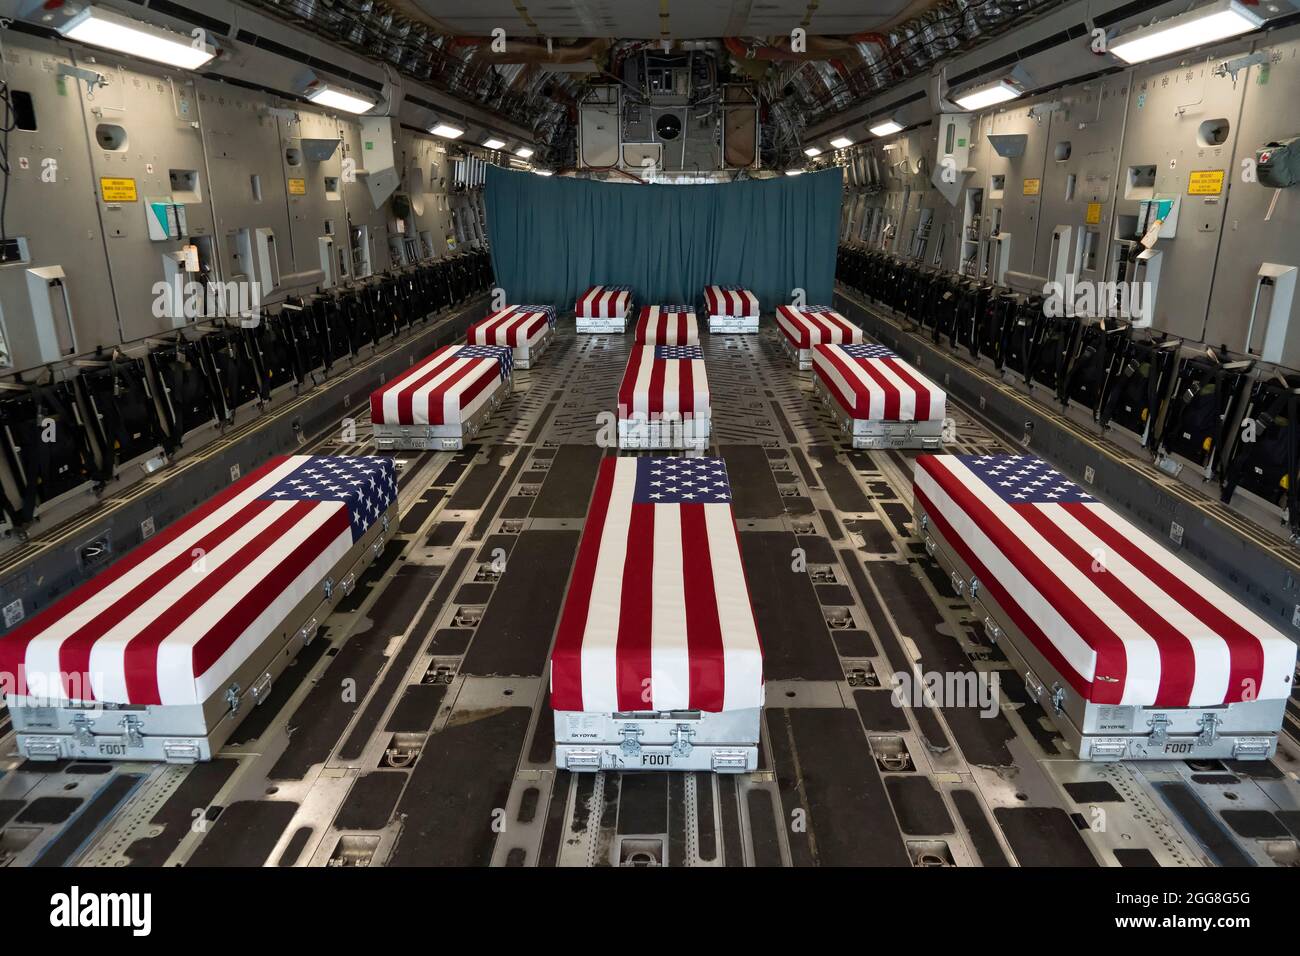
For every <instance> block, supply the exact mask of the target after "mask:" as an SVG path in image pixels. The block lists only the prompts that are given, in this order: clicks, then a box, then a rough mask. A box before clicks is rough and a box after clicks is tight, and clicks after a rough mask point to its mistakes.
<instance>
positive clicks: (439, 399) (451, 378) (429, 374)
mask: <svg viewBox="0 0 1300 956" xmlns="http://www.w3.org/2000/svg"><path fill="white" fill-rule="evenodd" d="M513 366H514V352H513V350H511V349H510V348H509V347H508V346H498V345H444V346H443V347H442V348H440V349H438V351H436V352H434V353H433V354H432V355H430V356H428V357H427V358H425V359H424V360H423V361H421V362H416V363H415V364H414V365H412V366H411V367H410V368H409V369H407V370H406V371H405V372H403V373H402V374H401V375H399V376H397V377H396V378H394V379H393V380H392V381H391V382H388V383H387V384H385V385H382V386H380V387H379V388H377V389H375V391H373V392H372V393H371V394H370V420H371V421H372V422H374V423H375V424H383V425H452V424H458V423H460V422H463V421H465V419H467V418H469V417H470V416H472V415H473V414H474V413H475V412H476V411H478V410H479V409H480V408H481V407H482V406H483V404H484V403H485V402H487V401H488V400H489V399H491V397H492V395H493V394H494V393H495V391H496V390H497V389H498V388H499V387H500V383H501V382H503V381H506V380H508V379H509V378H510V373H511V369H512V368H513Z"/></svg>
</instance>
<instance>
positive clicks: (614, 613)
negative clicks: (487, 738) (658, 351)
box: [551, 458, 763, 713]
mask: <svg viewBox="0 0 1300 956" xmlns="http://www.w3.org/2000/svg"><path fill="white" fill-rule="evenodd" d="M730 500H731V487H730V485H729V483H728V481H727V469H726V466H725V465H724V464H723V462H722V460H721V459H718V458H606V459H604V460H603V461H602V462H601V465H600V472H599V474H598V477H597V480H596V489H595V492H594V493H593V496H592V502H591V509H590V511H589V512H588V515H587V520H586V523H585V524H584V526H583V532H582V541H581V543H580V544H579V546H578V555H577V559H576V561H575V563H574V568H573V578H572V580H571V581H570V582H569V591H568V595H567V597H566V598H565V602H564V609H563V611H562V613H561V615H560V624H559V629H558V631H557V634H556V639H555V649H554V651H553V652H552V656H551V706H552V708H554V709H555V710H557V711H595V712H606V713H608V712H617V711H650V710H659V711H661V710H702V711H707V712H710V713H716V712H719V711H724V710H740V709H747V708H753V707H761V706H762V704H763V655H762V649H761V647H760V645H759V638H758V629H757V626H756V624H755V621H754V613H753V610H752V608H751V606H750V602H749V591H748V588H747V587H746V585H745V573H744V569H743V567H742V566H741V559H740V546H739V540H738V537H737V535H736V526H735V522H734V520H733V519H732V514H731V504H730Z"/></svg>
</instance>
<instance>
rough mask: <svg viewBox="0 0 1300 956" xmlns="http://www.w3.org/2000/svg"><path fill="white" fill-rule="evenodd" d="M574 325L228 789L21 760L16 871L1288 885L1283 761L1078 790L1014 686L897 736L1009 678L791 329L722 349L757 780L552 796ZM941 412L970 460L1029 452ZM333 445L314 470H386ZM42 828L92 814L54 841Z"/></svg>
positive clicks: (8, 745) (448, 457)
mask: <svg viewBox="0 0 1300 956" xmlns="http://www.w3.org/2000/svg"><path fill="white" fill-rule="evenodd" d="M562 326H564V328H563V329H562V331H560V332H559V333H558V335H557V337H556V340H555V343H554V345H553V346H552V347H551V348H550V349H548V351H547V353H546V354H545V356H543V358H542V360H541V362H540V363H539V364H538V367H537V368H534V369H531V370H517V371H516V373H515V379H514V384H513V389H512V390H511V392H510V394H509V395H508V396H507V397H506V399H505V400H504V402H503V403H502V405H501V407H500V408H499V409H498V410H497V411H496V412H495V413H494V415H493V416H492V418H491V419H490V420H489V421H488V423H487V424H486V425H485V426H484V428H483V430H482V431H481V432H480V433H479V434H478V435H477V436H476V437H475V441H474V442H473V443H472V445H471V446H470V447H468V448H467V449H465V450H464V451H462V452H429V453H422V454H407V455H400V454H399V455H398V456H397V457H398V458H399V460H400V461H401V467H402V470H401V489H400V495H399V507H400V509H401V512H402V520H401V523H400V534H399V535H398V536H396V537H395V538H394V540H393V541H392V542H390V544H389V549H390V551H389V553H386V554H385V555H384V560H383V561H381V562H377V563H376V565H375V567H374V569H372V570H371V571H370V572H368V573H367V575H366V576H364V577H363V579H362V580H361V581H360V582H359V586H358V587H357V589H356V591H355V592H354V594H353V595H350V596H349V598H348V600H347V601H346V602H344V604H343V605H341V606H340V609H339V611H338V612H336V613H335V614H334V615H332V616H331V617H330V618H329V620H328V621H327V622H326V624H325V628H324V629H323V631H322V634H321V636H320V637H318V638H317V641H316V642H314V643H313V644H312V645H311V647H310V649H309V651H308V652H304V653H303V654H302V655H300V658H299V661H298V662H297V664H296V665H295V667H293V668H291V669H290V670H288V671H286V673H285V675H284V676H283V677H282V678H281V680H280V681H279V683H278V684H277V686H276V687H275V688H273V691H272V693H271V694H270V695H269V696H268V698H267V702H266V703H265V704H264V705H262V707H260V708H259V709H258V710H257V711H256V712H254V713H253V714H252V715H250V716H249V718H248V719H247V720H246V721H245V723H244V724H243V725H242V726H241V728H240V732H239V733H237V734H236V736H235V738H234V742H232V744H231V745H229V746H228V747H227V748H226V751H225V752H224V753H223V754H222V759H220V760H219V761H217V762H215V763H213V764H209V765H204V766H200V767H191V768H187V767H167V766H153V765H148V764H129V763H123V764H109V765H89V766H93V769H95V770H100V771H103V772H100V773H87V772H86V768H87V766H88V765H86V764H84V763H83V764H81V765H72V764H67V763H61V764H53V765H38V764H32V763H29V762H23V761H22V760H21V759H19V758H17V757H16V756H14V754H13V738H12V734H9V736H8V737H4V738H0V817H7V821H6V822H3V823H0V827H2V828H3V829H0V865H6V864H8V865H16V866H19V865H32V864H34V863H37V862H38V861H39V862H43V863H47V864H48V863H52V862H59V863H64V864H74V865H95V866H113V865H122V864H123V863H127V862H129V863H133V864H135V865H140V864H152V865H162V864H169V865H174V864H178V863H184V862H187V861H188V862H193V863H195V864H211V865H223V864H227V865H228V864H239V863H262V864H264V865H281V866H294V865H297V866H308V865H315V866H322V865H334V866H380V865H388V864H394V865H400V864H432V865H438V864H458V863H459V864H475V865H489V864H492V865H500V866H536V865H546V866H550V865H583V866H586V865H597V866H617V865H659V864H662V865H669V866H681V865H688V866H754V865H778V864H780V865H837V864H853V863H858V864H862V863H866V864H879V865H892V866H909V865H916V866H944V865H955V866H979V865H985V866H998V865H1005V864H1007V863H1011V864H1013V865H1016V864H1019V865H1023V864H1038V863H1047V862H1072V863H1096V864H1099V865H1102V866H1120V865H1150V864H1152V863H1154V864H1156V865H1160V866H1203V865H1214V864H1215V863H1216V862H1236V863H1242V862H1247V863H1252V864H1255V865H1261V866H1268V865H1284V864H1286V863H1288V862H1289V861H1291V860H1294V859H1296V858H1297V856H1298V855H1300V848H1297V844H1296V837H1295V831H1296V828H1297V826H1298V824H1297V823H1296V821H1298V820H1300V783H1298V782H1297V777H1296V771H1297V769H1300V746H1297V744H1296V742H1295V740H1294V739H1292V738H1290V737H1288V738H1286V739H1284V741H1283V744H1282V746H1281V747H1280V749H1279V755H1278V757H1277V758H1276V760H1275V761H1274V762H1273V764H1271V765H1266V766H1252V765H1230V764H1226V763H1223V762H1219V761H1211V762H1209V763H1208V764H1207V765H1200V764H1189V763H1181V762H1171V763H1146V764H1124V765H1097V764H1085V763H1081V762H1079V761H1076V760H1072V759H1070V756H1069V754H1068V753H1065V752H1063V751H1062V749H1061V745H1062V741H1061V740H1060V738H1059V737H1058V736H1057V735H1056V734H1055V733H1054V732H1053V730H1052V728H1051V725H1050V724H1049V723H1047V722H1046V718H1045V716H1044V715H1043V713H1042V711H1041V710H1040V709H1038V708H1037V706H1036V705H1034V704H1031V703H1029V702H1028V701H1027V699H1026V697H1025V694H1024V692H1023V690H1022V689H1020V688H1018V687H1017V686H1015V684H1013V683H1010V682H1007V683H1006V684H1005V686H1002V687H1001V691H1002V693H1001V695H1000V699H999V700H998V701H997V702H996V703H997V706H996V708H995V711H994V712H992V713H991V714H990V715H989V716H987V717H981V716H979V711H978V710H976V709H973V708H959V707H952V706H941V707H940V706H930V704H929V702H927V700H926V699H924V698H921V699H912V698H909V699H906V700H903V701H901V706H898V705H896V703H895V698H894V697H893V692H892V691H891V689H890V687H891V680H892V675H894V674H895V673H896V672H899V671H903V672H909V671H914V670H916V671H922V672H924V671H937V672H954V673H961V674H969V673H974V674H977V675H999V676H1001V675H1003V674H1005V673H1009V672H1008V671H1007V664H1006V661H1005V660H1004V659H1003V658H1002V656H1001V654H1000V652H999V651H998V649H997V648H996V647H994V646H992V645H989V644H988V643H987V642H985V641H984V640H983V639H982V637H981V636H980V635H979V633H978V628H977V627H976V626H975V622H974V621H973V620H972V619H971V616H970V612H969V610H968V609H967V608H966V606H965V604H964V603H963V602H961V601H959V600H957V599H956V597H955V595H953V593H952V591H951V589H950V588H949V587H948V585H947V582H946V581H945V580H944V579H943V578H942V576H940V575H939V574H937V573H936V570H935V567H934V566H933V565H931V564H929V563H928V559H927V558H926V557H925V556H924V553H923V550H922V549H918V548H917V546H916V543H915V542H914V541H913V540H911V538H910V523H911V507H910V505H911V493H910V460H911V458H912V457H913V456H914V453H909V452H893V451H854V450H852V449H850V448H848V447H847V446H846V445H845V444H844V443H843V442H842V441H841V440H840V435H839V433H838V432H837V431H836V430H835V425H834V421H833V419H832V418H831V416H830V415H829V414H828V413H827V412H826V410H825V409H824V408H823V407H822V406H820V405H819V404H817V403H816V402H815V401H813V399H812V391H811V385H812V382H811V378H810V374H809V373H799V372H797V371H796V370H795V369H794V368H793V366H792V364H791V362H790V360H789V359H788V357H787V356H786V355H785V353H784V352H783V351H782V349H781V347H780V342H779V340H778V338H777V333H776V331H775V329H774V328H773V327H772V326H771V325H770V323H769V324H767V325H766V326H765V327H764V329H763V330H762V331H761V332H760V334H759V335H757V336H752V335H751V336H742V335H716V336H713V335H706V336H703V338H702V347H703V349H704V352H705V357H706V361H707V363H708V365H707V368H708V374H709V382H710V389H711V392H712V403H713V435H712V439H711V441H712V443H711V446H710V448H709V451H708V453H710V454H716V455H720V456H722V457H724V458H725V459H726V461H727V464H728V469H729V472H730V474H731V479H732V482H733V485H734V489H735V511H736V520H737V525H738V527H739V530H740V535H741V541H742V546H743V548H744V553H745V560H746V568H747V571H748V573H749V581H750V586H751V589H752V590H753V591H754V595H753V597H754V600H755V603H756V606H757V608H758V614H759V620H760V624H761V625H762V626H763V628H764V630H766V631H767V633H766V634H765V643H766V645H767V651H768V671H769V673H768V681H769V683H768V707H767V712H766V714H765V719H764V722H763V724H764V726H763V740H762V745H761V747H760V762H759V769H758V770H757V771H756V772H754V773H750V774H745V775H740V776H717V777H715V776H713V775H711V774H704V773H693V774H682V775H674V776H671V777H664V776H650V777H642V776H632V775H627V774H624V775H619V774H612V773H611V774H577V775H571V774H568V773H567V772H564V771H556V770H555V769H554V767H553V766H552V764H551V760H552V759H553V757H552V755H553V751H554V742H553V727H552V723H551V722H552V720H553V716H552V714H551V711H550V709H549V707H548V706H547V686H546V678H545V672H544V666H543V664H544V661H545V656H546V652H547V650H548V648H549V644H550V641H551V637H552V635H553V631H554V627H555V620H556V617H557V615H558V612H559V607H560V601H561V598H562V596H563V590H564V587H565V584H566V582H567V579H568V574H569V570H570V569H569V565H570V563H571V561H572V554H573V551H574V548H575V547H576V544H577V540H578V535H579V533H580V532H581V529H582V525H583V521H584V517H585V513H586V506H587V500H588V498H589V496H590V493H591V487H592V484H593V482H594V477H595V473H596V468H597V466H598V465H599V462H600V459H601V458H602V457H603V456H604V455H605V454H609V453H611V452H609V451H608V450H607V449H604V448H601V447H599V445H598V442H599V438H600V435H601V429H602V426H603V425H606V424H607V423H608V421H610V420H611V417H612V413H613V412H614V409H615V399H616V392H617V389H618V384H619V381H620V380H621V378H622V374H623V370H624V366H625V364H626V360H627V355H628V344H627V343H628V339H627V338H626V337H622V336H607V335H584V336H581V337H579V336H577V335H575V334H574V332H573V331H572V325H571V324H570V323H562ZM949 407H950V414H952V415H953V417H954V419H955V421H956V441H955V442H954V443H953V444H952V445H950V446H949V449H950V450H953V451H960V452H967V453H984V452H996V451H1005V450H1008V449H1011V448H1015V447H1018V439H1019V436H1015V437H1014V438H1008V437H1007V436H1003V435H999V434H995V433H994V432H993V431H991V430H990V429H989V428H988V427H986V426H985V425H984V424H982V423H981V421H980V419H979V417H978V415H977V414H976V413H974V412H972V411H971V410H968V409H966V408H964V407H963V406H962V405H961V404H960V403H958V402H950V406H949ZM338 411H339V417H340V419H341V418H342V417H344V412H345V409H343V408H340V409H339V410H338ZM602 416H603V417H602ZM363 417H364V416H363ZM358 431H359V434H361V435H363V436H364V435H365V434H366V432H367V431H368V429H367V427H366V423H365V422H364V420H363V421H361V422H359V423H358ZM338 434H340V432H338V431H335V432H333V433H332V434H331V437H329V438H328V439H326V440H322V441H318V442H315V443H309V444H308V445H307V446H305V447H306V448H309V449H311V450H313V451H316V452H320V453H326V452H328V453H333V454H356V453H363V452H367V451H369V450H370V449H369V448H368V447H367V444H366V443H365V442H364V441H360V442H353V443H344V442H342V441H340V440H339V439H338V438H337V437H335V436H337V435H338ZM516 562H518V563H516ZM786 574H790V575H794V576H793V577H791V578H788V579H787V578H785V575H786ZM3 726H4V723H3V718H2V717H0V727H3ZM1288 730H1289V731H1290V732H1291V733H1295V732H1296V731H1297V726H1296V724H1295V723H1294V722H1292V723H1291V724H1289V725H1288ZM4 733H8V731H4ZM51 798H61V799H64V800H69V801H71V800H77V801H80V802H79V803H77V805H76V806H75V807H74V806H73V805H72V804H71V803H68V804H66V806H67V807H68V808H70V809H69V811H68V814H67V816H66V819H62V820H54V819H52V818H54V817H56V816H58V814H54V813H44V811H46V810H50V809H52V807H53V805H52V804H50V803H49V802H48V801H49V799H51ZM37 801H43V802H41V803H39V804H38V803H37ZM33 805H35V808H34V809H33ZM47 818H50V822H35V821H40V820H44V819H47ZM196 820H197V821H198V822H197V823H196V822H195V821H196ZM25 821H30V822H25ZM1288 828H1289V829H1288ZM1284 830H1285V831H1287V835H1286V836H1281V835H1280V834H1281V833H1282V831H1284Z"/></svg>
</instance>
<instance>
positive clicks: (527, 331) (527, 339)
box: [465, 305, 550, 376]
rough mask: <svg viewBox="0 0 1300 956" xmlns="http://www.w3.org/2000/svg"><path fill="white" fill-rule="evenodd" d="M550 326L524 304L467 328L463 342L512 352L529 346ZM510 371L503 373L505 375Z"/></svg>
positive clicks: (539, 312)
mask: <svg viewBox="0 0 1300 956" xmlns="http://www.w3.org/2000/svg"><path fill="white" fill-rule="evenodd" d="M549 325H550V322H549V321H548V320H547V317H546V313H545V312H541V311H537V310H533V309H530V307H528V306H524V305H509V306H506V307H505V308H504V309H502V310H501V311H500V312H493V313H492V314H491V315H489V316H488V317H487V318H485V319H480V320H479V321H477V322H475V323H474V324H473V325H471V326H470V327H469V330H468V331H467V332H466V333H465V341H466V342H467V343H468V344H470V345H506V346H509V347H510V348H512V349H517V348H521V347H523V346H527V345H532V344H533V343H534V342H536V341H538V340H539V339H540V338H541V337H542V336H543V335H545V334H546V329H547V327H548V326H549ZM509 373H510V368H509V367H507V368H506V369H505V371H504V374H505V375H507V376H509Z"/></svg>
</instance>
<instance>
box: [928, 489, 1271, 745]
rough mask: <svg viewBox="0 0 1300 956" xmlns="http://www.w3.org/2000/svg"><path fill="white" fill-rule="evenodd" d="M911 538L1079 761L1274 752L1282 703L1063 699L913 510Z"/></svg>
mask: <svg viewBox="0 0 1300 956" xmlns="http://www.w3.org/2000/svg"><path fill="white" fill-rule="evenodd" d="M914 527H915V529H916V533H917V535H918V536H919V537H920V539H921V541H922V543H923V544H924V545H925V550H926V551H927V552H928V553H929V554H930V555H931V557H933V558H934V559H935V560H936V561H937V562H938V563H939V566H940V567H941V568H942V569H943V571H944V574H945V575H946V576H947V577H948V578H949V580H950V581H951V583H952V586H953V589H954V590H955V591H956V592H957V593H958V595H960V596H961V597H962V598H963V599H964V600H965V601H966V603H967V604H969V605H970V607H971V609H972V610H973V612H974V614H975V617H976V620H978V621H979V622H980V624H981V626H982V627H983V629H984V633H985V635H986V636H987V637H988V639H989V640H990V641H991V642H993V643H995V644H997V646H998V647H1000V648H1001V649H1002V651H1003V652H1004V653H1005V654H1006V656H1007V659H1008V660H1009V661H1010V662H1011V664H1012V666H1013V667H1014V668H1015V671H1016V673H1017V674H1018V675H1020V676H1021V677H1023V678H1024V682H1025V688H1026V691H1027V692H1028V694H1029V697H1030V698H1031V699H1033V700H1035V701H1037V702H1038V704H1039V705H1040V706H1041V707H1042V708H1043V711H1044V712H1045V713H1046V714H1047V716H1048V717H1049V718H1050V719H1051V720H1052V722H1053V724H1055V725H1056V728H1057V730H1058V731H1060V733H1061V736H1062V737H1063V738H1065V741H1066V743H1067V744H1068V745H1069V746H1070V748H1071V749H1072V750H1073V751H1074V752H1075V753H1076V754H1077V755H1078V756H1079V758H1080V759H1082V760H1090V761H1096V762H1106V761H1116V760H1211V759H1214V760H1266V759H1268V758H1269V757H1271V756H1272V755H1273V754H1274V753H1276V752H1277V736H1278V730H1279V728H1281V726H1282V722H1283V719H1284V716H1285V711H1286V700H1284V699H1272V700H1252V701H1245V702H1239V703H1232V704H1221V705H1218V706H1213V707H1161V706H1137V705H1115V704H1097V703H1093V702H1091V701H1087V700H1084V699H1083V698H1082V697H1081V696H1080V695H1079V694H1077V693H1074V692H1072V691H1069V690H1068V688H1069V683H1068V682H1067V681H1066V679H1065V677H1064V676H1063V675H1062V674H1061V673H1060V672H1059V671H1058V670H1057V669H1056V668H1055V667H1054V666H1052V664H1050V663H1049V662H1048V661H1047V659H1046V657H1044V656H1043V654H1042V653H1041V652H1039V650H1038V649H1037V648H1036V647H1035V646H1034V645H1033V643H1032V642H1031V641H1030V640H1029V638H1028V637H1026V636H1025V634H1024V632H1023V631H1022V630H1021V629H1020V628H1019V627H1017V625H1016V624H1015V622H1014V621H1013V620H1012V619H1011V617H1010V616H1009V615H1008V614H1007V613H1006V612H1005V611H1004V610H1003V609H1002V608H1001V607H1000V606H999V605H998V603H997V602H996V601H994V600H993V599H992V597H991V596H990V595H989V593H988V592H987V591H986V590H985V589H983V588H982V587H981V586H980V583H979V581H978V579H977V578H976V577H975V575H974V574H973V573H972V572H971V569H970V567H969V566H968V565H967V564H966V563H965V562H963V561H962V560H961V558H960V557H959V556H958V554H957V552H956V551H955V549H954V548H953V547H952V546H951V544H950V543H949V542H948V541H946V540H945V539H944V536H943V535H942V534H941V533H940V532H939V530H938V528H937V527H936V526H935V524H934V523H932V522H931V521H930V519H929V516H928V515H927V514H926V512H925V509H924V508H923V507H922V506H921V504H920V503H919V502H918V503H917V506H916V510H915V525H914Z"/></svg>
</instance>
